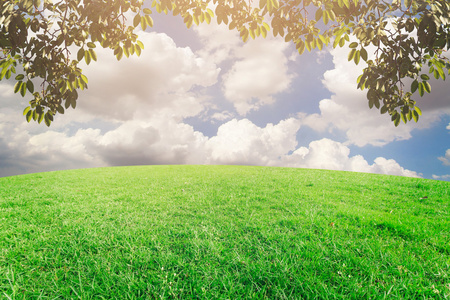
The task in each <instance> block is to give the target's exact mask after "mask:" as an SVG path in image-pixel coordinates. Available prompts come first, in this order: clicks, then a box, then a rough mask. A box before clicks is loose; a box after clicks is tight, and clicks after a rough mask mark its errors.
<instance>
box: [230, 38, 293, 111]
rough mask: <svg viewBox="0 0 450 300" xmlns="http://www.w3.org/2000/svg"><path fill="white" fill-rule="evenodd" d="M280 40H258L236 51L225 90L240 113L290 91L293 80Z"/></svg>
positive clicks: (269, 102)
mask: <svg viewBox="0 0 450 300" xmlns="http://www.w3.org/2000/svg"><path fill="white" fill-rule="evenodd" d="M287 48H288V44H287V43H284V41H280V40H279V39H276V38H272V39H267V40H263V39H257V40H251V41H249V42H247V43H246V44H245V45H244V46H243V47H241V48H239V49H238V50H236V58H237V61H236V62H235V63H234V64H233V66H232V67H231V69H230V70H229V71H228V72H227V73H226V74H225V75H224V76H223V92H224V95H225V97H226V98H227V99H228V100H229V101H230V102H232V103H233V105H234V107H235V109H236V110H237V112H238V113H239V114H240V115H246V114H247V113H248V112H249V111H250V110H257V109H258V108H259V107H261V106H263V105H268V104H272V103H274V102H275V98H274V97H273V96H274V95H276V94H278V93H281V92H284V91H287V90H288V89H289V87H290V84H291V81H292V79H293V74H291V73H290V72H289V69H288V58H287V57H286V55H285V53H284V52H285V51H286V49H287Z"/></svg>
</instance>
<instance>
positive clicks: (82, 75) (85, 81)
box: [80, 74, 88, 84]
mask: <svg viewBox="0 0 450 300" xmlns="http://www.w3.org/2000/svg"><path fill="white" fill-rule="evenodd" d="M80 78H81V80H83V82H84V83H86V84H87V83H88V78H87V77H86V75H84V74H80Z"/></svg>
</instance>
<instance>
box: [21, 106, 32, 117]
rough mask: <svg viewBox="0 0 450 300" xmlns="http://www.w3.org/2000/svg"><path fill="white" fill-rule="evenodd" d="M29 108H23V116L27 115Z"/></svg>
mask: <svg viewBox="0 0 450 300" xmlns="http://www.w3.org/2000/svg"><path fill="white" fill-rule="evenodd" d="M30 109H31V106H27V107H25V109H24V110H23V115H24V116H25V115H26V114H28V112H29V111H30Z"/></svg>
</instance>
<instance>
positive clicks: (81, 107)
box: [0, 14, 450, 180]
mask: <svg viewBox="0 0 450 300" xmlns="http://www.w3.org/2000/svg"><path fill="white" fill-rule="evenodd" d="M153 18H154V20H155V27H154V28H152V29H151V31H148V32H145V33H144V32H141V33H140V40H141V41H142V42H143V43H144V45H145V49H144V51H143V52H142V55H141V57H137V56H134V57H131V58H128V59H126V58H124V59H122V60H121V61H120V62H117V60H116V59H115V57H114V56H113V54H112V51H111V50H105V49H101V48H97V49H96V50H97V54H98V58H99V61H98V62H96V63H93V64H91V65H89V66H88V67H86V66H82V68H83V69H84V71H85V74H86V75H87V76H88V78H89V89H88V90H85V91H83V92H81V93H80V96H79V100H78V104H77V108H76V109H75V110H72V109H69V110H67V111H66V113H65V114H64V115H58V116H57V117H56V118H55V121H54V122H53V123H52V125H51V127H50V128H47V127H46V126H45V125H43V124H41V125H38V124H36V123H34V122H32V123H27V122H26V121H25V118H24V117H23V116H22V111H23V109H24V108H25V107H26V106H27V102H28V100H29V99H28V97H25V98H22V97H21V96H19V95H16V94H14V93H13V84H14V82H12V81H10V82H8V81H1V82H0V101H1V106H0V176H10V175H17V174H24V173H31V172H42V171H53V170H64V169H72V168H90V167H104V166H119V165H147V164H240V165H260V166H283V167H300V168H322V169H332V170H347V171H358V172H372V173H381V174H391V175H402V176H415V177H423V178H430V179H440V180H450V96H449V95H450V86H449V84H448V82H443V81H433V82H431V83H432V93H431V94H430V95H426V96H425V97H423V98H420V97H419V99H417V100H418V104H419V107H420V108H421V109H422V112H423V116H422V117H421V118H420V120H419V123H417V124H416V123H414V122H412V123H408V124H407V125H405V124H403V123H401V124H400V126H399V127H394V125H393V124H392V122H390V118H389V116H388V115H380V114H379V111H378V110H375V109H373V110H370V109H369V108H368V105H367V100H366V98H365V92H362V91H359V90H357V89H356V78H357V76H358V75H359V74H361V69H362V68H363V64H360V66H355V65H354V64H353V63H349V62H347V54H348V49H347V48H344V49H334V50H333V49H326V50H323V51H314V52H313V53H305V54H304V55H302V56H299V55H298V53H297V52H296V51H295V48H294V47H293V46H292V45H290V44H287V43H285V42H284V41H283V39H281V38H274V37H272V36H270V37H268V38H267V39H262V38H260V39H257V40H250V41H249V42H247V43H245V44H244V43H242V42H241V41H240V39H239V35H238V33H237V32H234V31H229V30H228V29H227V27H225V26H219V25H216V24H215V25H213V24H211V25H201V26H199V27H195V26H194V28H191V29H186V28H185V26H184V24H183V23H182V20H181V19H180V18H174V17H171V16H165V15H156V14H155V15H153Z"/></svg>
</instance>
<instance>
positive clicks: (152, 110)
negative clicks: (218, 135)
mask: <svg viewBox="0 0 450 300" xmlns="http://www.w3.org/2000/svg"><path fill="white" fill-rule="evenodd" d="M140 40H141V41H142V42H143V43H144V45H145V49H144V50H143V51H142V55H141V57H137V56H131V57H130V58H123V59H122V60H121V61H119V62H117V60H116V59H115V57H114V56H113V55H112V53H111V51H110V50H108V49H106V50H105V49H98V50H97V51H98V52H99V54H98V57H99V61H98V62H97V63H95V66H89V67H87V68H85V70H86V74H87V76H88V78H89V89H88V90H87V91H86V92H85V93H81V94H80V98H79V107H77V109H80V110H82V111H83V112H84V113H89V114H91V115H95V116H96V117H99V116H101V117H103V118H109V119H111V120H120V121H124V120H131V119H136V118H139V119H147V118H149V117H151V116H153V115H158V114H160V113H164V112H165V113H167V114H169V115H177V116H179V117H187V116H193V115H196V114H198V113H199V112H200V111H201V110H202V109H203V108H204V104H203V103H202V98H201V95H200V94H199V93H196V92H194V91H193V88H195V87H207V86H211V85H213V84H215V83H216V82H217V76H218V74H219V71H220V69H219V68H217V66H216V65H215V64H213V63H210V62H207V61H205V60H204V59H203V58H201V57H199V56H197V55H195V54H194V53H193V52H192V51H191V49H190V48H179V47H177V46H176V45H175V43H174V41H173V40H172V39H171V38H170V37H168V36H167V35H165V34H161V33H160V34H156V33H143V32H141V33H140Z"/></svg>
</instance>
